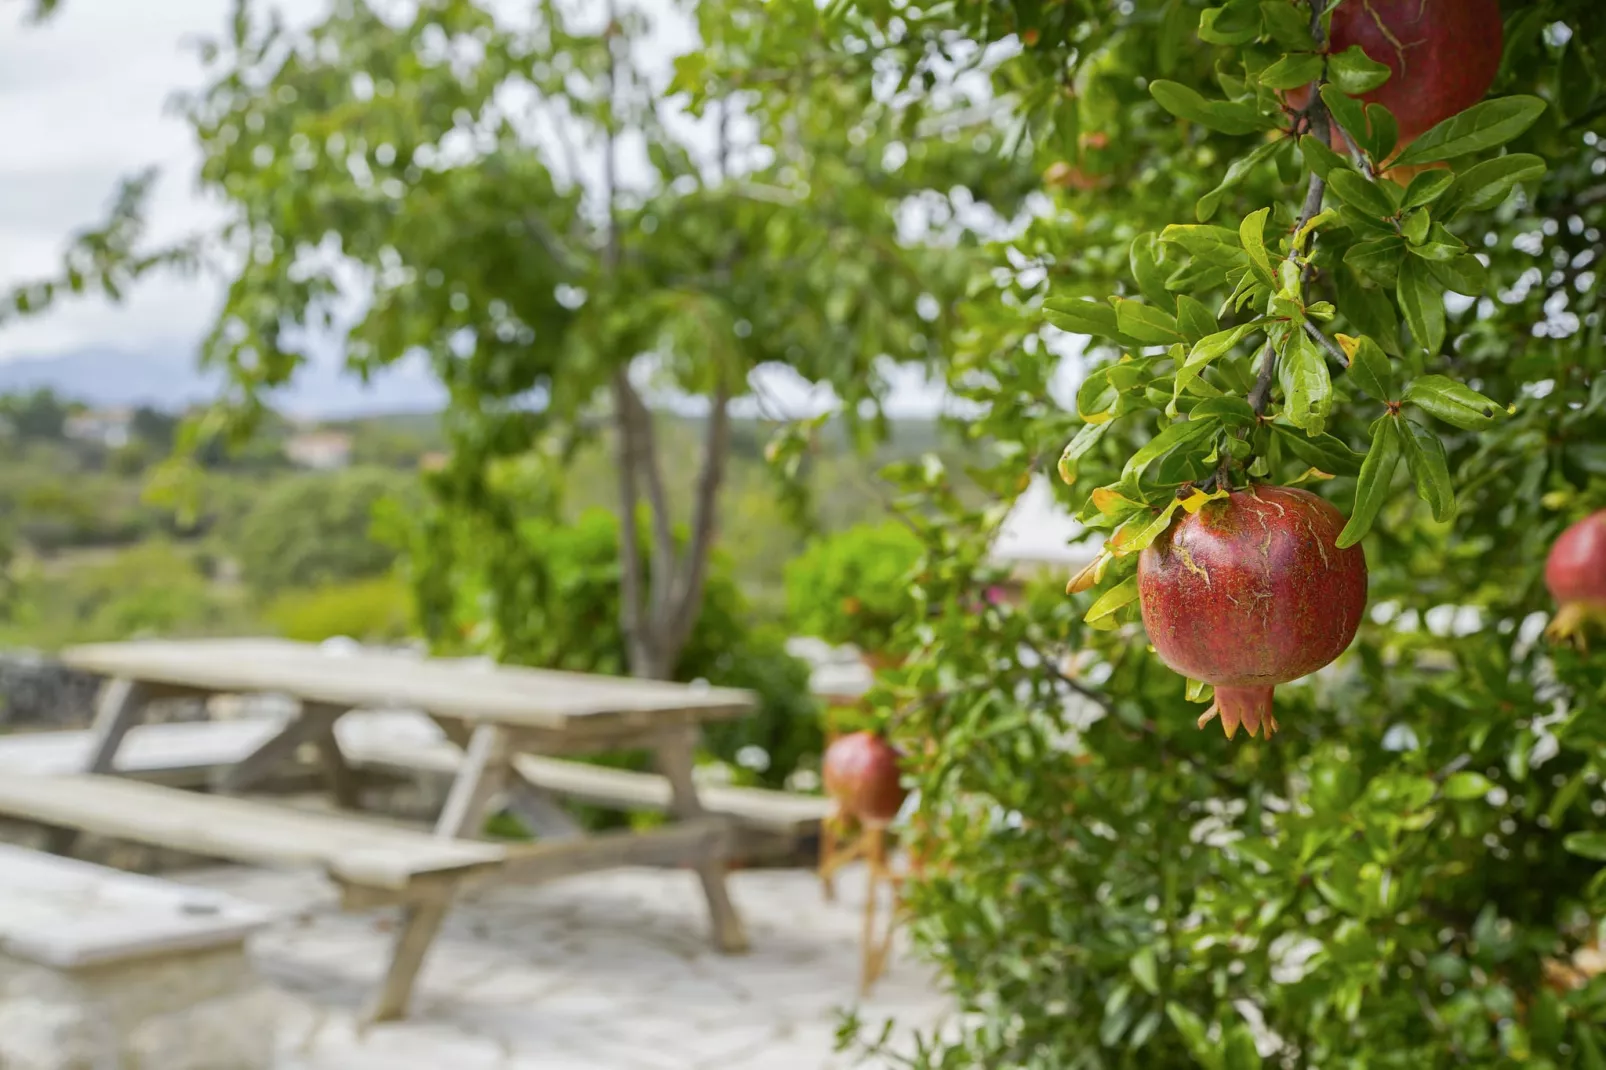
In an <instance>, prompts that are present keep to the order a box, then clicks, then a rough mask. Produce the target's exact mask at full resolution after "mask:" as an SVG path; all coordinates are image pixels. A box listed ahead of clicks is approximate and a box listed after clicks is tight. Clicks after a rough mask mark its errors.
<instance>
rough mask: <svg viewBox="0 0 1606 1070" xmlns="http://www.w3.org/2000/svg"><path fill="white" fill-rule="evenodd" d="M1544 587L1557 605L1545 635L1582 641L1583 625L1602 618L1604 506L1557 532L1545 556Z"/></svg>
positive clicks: (1605, 593)
mask: <svg viewBox="0 0 1606 1070" xmlns="http://www.w3.org/2000/svg"><path fill="white" fill-rule="evenodd" d="M1545 586H1546V587H1549V588H1550V594H1551V596H1552V597H1553V598H1555V599H1556V604H1557V605H1558V606H1559V607H1560V608H1559V609H1558V610H1557V612H1556V617H1555V619H1554V620H1552V621H1551V622H1550V627H1549V628H1547V629H1546V634H1547V635H1549V636H1550V637H1551V638H1552V639H1558V640H1572V639H1576V640H1578V641H1580V642H1581V641H1582V638H1583V636H1582V631H1583V627H1584V625H1586V624H1587V623H1589V622H1590V621H1606V509H1603V510H1601V511H1600V512H1598V513H1593V514H1591V515H1589V516H1586V517H1584V519H1582V520H1580V521H1579V522H1578V523H1576V524H1574V525H1573V526H1572V527H1570V528H1568V529H1567V530H1566V531H1564V532H1562V533H1561V537H1560V538H1558V539H1557V540H1556V544H1555V545H1554V546H1552V547H1551V548H1550V556H1549V557H1548V558H1546V559H1545Z"/></svg>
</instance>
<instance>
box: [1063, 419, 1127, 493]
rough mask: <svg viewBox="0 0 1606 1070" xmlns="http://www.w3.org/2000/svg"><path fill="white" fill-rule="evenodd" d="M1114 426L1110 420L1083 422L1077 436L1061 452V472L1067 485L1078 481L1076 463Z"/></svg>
mask: <svg viewBox="0 0 1606 1070" xmlns="http://www.w3.org/2000/svg"><path fill="white" fill-rule="evenodd" d="M1113 426H1115V425H1114V424H1113V423H1111V422H1110V421H1105V422H1104V423H1097V424H1083V425H1082V429H1081V430H1080V431H1078V432H1076V437H1074V438H1072V439H1071V441H1070V442H1069V443H1067V444H1066V446H1065V452H1064V453H1061V454H1060V463H1059V473H1060V478H1061V479H1062V480H1064V481H1065V483H1066V485H1067V486H1070V485H1074V484H1075V483H1076V463H1077V462H1078V461H1080V460H1081V459H1082V458H1083V457H1085V456H1087V453H1088V451H1089V450H1091V449H1092V448H1093V447H1094V446H1097V445H1098V444H1099V440H1100V439H1101V438H1103V437H1104V433H1105V432H1106V431H1108V430H1109V429H1110V428H1111V427H1113Z"/></svg>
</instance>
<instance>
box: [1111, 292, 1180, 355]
mask: <svg viewBox="0 0 1606 1070" xmlns="http://www.w3.org/2000/svg"><path fill="white" fill-rule="evenodd" d="M1115 322H1116V325H1117V326H1118V327H1120V329H1121V333H1122V334H1124V335H1126V336H1127V337H1128V338H1135V339H1137V340H1138V341H1139V342H1141V343H1143V344H1144V345H1171V344H1173V343H1175V342H1181V341H1185V339H1184V338H1183V337H1182V332H1181V331H1180V330H1179V329H1178V328H1177V318H1176V317H1175V316H1173V315H1171V313H1169V312H1165V311H1162V310H1161V309H1158V308H1155V307H1154V306H1153V305H1145V304H1140V303H1139V302H1137V301H1128V300H1125V299H1118V300H1117V301H1116V302H1115Z"/></svg>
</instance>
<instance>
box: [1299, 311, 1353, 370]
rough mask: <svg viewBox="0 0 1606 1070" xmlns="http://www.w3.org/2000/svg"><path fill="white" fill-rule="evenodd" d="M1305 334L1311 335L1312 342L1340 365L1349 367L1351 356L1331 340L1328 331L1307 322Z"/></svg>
mask: <svg viewBox="0 0 1606 1070" xmlns="http://www.w3.org/2000/svg"><path fill="white" fill-rule="evenodd" d="M1305 333H1306V334H1308V335H1310V339H1311V341H1313V342H1315V343H1316V344H1317V345H1319V346H1321V347H1322V348H1323V349H1325V350H1327V355H1328V356H1330V357H1332V358H1333V359H1334V360H1336V361H1338V362H1339V364H1341V365H1343V366H1344V367H1346V368H1347V367H1349V354H1348V353H1345V352H1344V349H1343V347H1342V346H1340V345H1339V344H1338V343H1337V342H1335V341H1333V340H1332V339H1331V338H1329V337H1328V336H1327V332H1326V331H1324V330H1322V329H1321V328H1320V327H1318V326H1316V324H1314V323H1312V322H1311V321H1310V320H1306V321H1305Z"/></svg>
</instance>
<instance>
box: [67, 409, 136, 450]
mask: <svg viewBox="0 0 1606 1070" xmlns="http://www.w3.org/2000/svg"><path fill="white" fill-rule="evenodd" d="M133 421H134V410H133V409H129V408H112V409H90V410H88V411H85V412H75V413H73V414H72V415H70V416H68V417H67V420H66V422H65V423H64V424H63V425H62V434H64V435H66V436H67V437H68V438H70V439H72V440H74V441H76V442H93V443H94V444H96V445H97V446H105V447H106V448H107V449H112V450H115V449H121V448H123V447H124V446H126V445H128V442H129V439H130V438H131V437H132V435H131V434H130V428H131V425H132V424H133Z"/></svg>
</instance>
